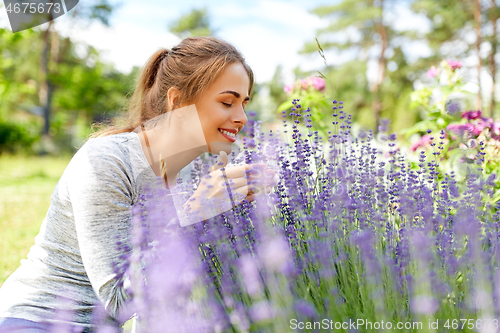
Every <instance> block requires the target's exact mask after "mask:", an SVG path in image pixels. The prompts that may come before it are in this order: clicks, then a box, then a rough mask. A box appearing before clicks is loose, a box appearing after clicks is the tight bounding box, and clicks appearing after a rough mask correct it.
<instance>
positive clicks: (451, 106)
mask: <svg viewBox="0 0 500 333" xmlns="http://www.w3.org/2000/svg"><path fill="white" fill-rule="evenodd" d="M460 109H461V106H460V103H459V102H457V101H451V102H449V103H448V105H447V106H446V111H448V113H449V114H451V115H454V114H455V113H457V112H458V111H460Z"/></svg>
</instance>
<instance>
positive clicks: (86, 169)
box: [0, 37, 258, 332]
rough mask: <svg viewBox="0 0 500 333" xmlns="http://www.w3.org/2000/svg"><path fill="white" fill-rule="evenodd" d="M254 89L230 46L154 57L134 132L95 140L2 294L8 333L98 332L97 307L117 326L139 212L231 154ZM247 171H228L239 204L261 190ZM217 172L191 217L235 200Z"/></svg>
mask: <svg viewBox="0 0 500 333" xmlns="http://www.w3.org/2000/svg"><path fill="white" fill-rule="evenodd" d="M252 89H253V73H252V70H251V69H250V67H249V66H248V65H247V64H246V62H245V59H244V58H243V56H242V55H241V54H240V53H239V52H238V51H237V50H236V49H235V47H234V46H232V45H231V44H229V43H227V42H224V41H222V40H219V39H216V38H213V37H199V38H187V39H185V40H183V41H182V42H181V43H180V44H179V45H177V46H175V47H173V48H172V49H171V50H165V49H164V50H160V51H158V52H156V53H155V54H154V55H153V56H152V57H151V58H150V59H149V61H148V62H147V64H146V65H145V67H144V68H143V70H142V72H141V74H140V78H139V80H138V85H137V88H136V90H135V93H134V95H133V96H132V99H131V104H130V107H129V118H128V125H127V126H123V127H120V126H110V127H108V128H105V129H103V130H100V131H99V132H97V133H94V135H93V136H92V138H91V139H90V140H88V141H87V142H86V143H85V144H84V145H83V146H82V148H80V150H79V151H78V152H77V153H76V154H75V156H74V157H73V158H72V160H71V162H70V163H69V165H68V167H67V168H66V170H65V171H64V173H63V175H62V176H61V179H60V180H59V182H58V184H57V186H56V188H55V190H54V193H53V194H52V197H51V205H50V207H49V210H48V212H47V215H46V217H45V219H44V221H43V223H42V226H41V229H40V233H39V234H38V235H37V237H36V238H35V245H34V246H33V247H32V248H31V250H30V253H29V254H28V259H27V260H22V264H21V267H19V268H18V269H17V270H16V271H15V272H14V273H13V274H12V275H11V276H10V277H9V278H8V279H7V281H6V282H5V283H4V285H3V286H2V288H1V289H0V332H3V331H9V332H47V330H48V329H49V327H50V325H54V324H63V323H64V324H69V325H72V326H73V327H74V328H75V331H79V332H81V331H92V330H93V329H95V326H93V323H92V313H93V310H94V309H95V308H96V307H97V304H99V302H100V303H101V304H102V305H104V307H105V309H106V312H107V313H108V314H109V318H110V321H111V322H112V321H116V318H117V317H118V314H119V313H120V310H121V307H122V305H123V304H124V303H125V301H127V298H128V296H127V294H126V293H125V291H124V288H123V283H124V281H123V278H121V277H120V276H121V275H120V274H119V272H116V271H115V270H114V263H116V262H117V261H119V260H120V258H123V255H124V254H125V255H126V253H123V252H121V251H120V250H118V249H117V246H116V242H117V241H120V242H122V243H123V244H127V242H128V241H129V236H130V230H129V229H130V221H131V210H130V209H131V207H132V206H133V205H134V204H135V203H136V202H137V201H138V198H139V196H140V194H141V193H143V192H144V190H145V188H147V187H152V186H155V184H158V180H159V179H162V178H164V179H165V185H164V186H166V187H167V188H171V187H172V186H173V185H174V184H175V180H176V176H177V174H178V173H179V171H180V170H182V169H183V168H185V167H186V165H188V164H189V163H190V162H191V161H192V160H194V159H195V158H196V157H198V156H200V154H202V153H204V152H211V153H215V154H219V153H220V154H221V157H224V156H225V155H226V154H227V153H230V151H231V144H232V143H233V142H234V140H235V139H234V137H235V136H236V135H237V133H238V132H240V131H241V129H242V128H243V126H245V124H246V122H247V117H246V115H245V111H244V107H245V105H246V104H247V103H248V101H249V98H250V96H251V94H252ZM162 167H163V171H162ZM248 168H249V166H248V165H242V166H234V167H231V168H226V170H225V172H226V176H227V177H228V178H230V179H231V180H232V183H233V185H232V186H233V189H234V190H235V192H237V193H239V194H240V196H239V197H240V199H239V201H241V200H242V199H243V198H245V197H246V198H247V199H248V200H250V201H251V200H253V197H254V195H255V194H254V192H256V190H258V189H256V188H253V187H249V183H250V182H249V181H248V180H252V179H251V178H246V171H247V170H248ZM213 170H214V171H213V172H212V173H211V175H212V174H213V175H215V176H216V177H211V178H210V180H208V181H207V182H202V183H201V184H200V185H199V186H198V188H197V190H196V192H194V193H193V194H192V196H191V198H190V199H192V200H190V201H189V202H191V203H192V205H190V207H189V208H187V210H201V211H203V205H202V203H201V202H202V201H201V198H202V197H203V198H206V197H210V198H217V197H220V198H224V197H227V189H226V186H225V183H224V181H221V179H222V177H217V176H218V175H220V172H221V170H216V169H213ZM161 177H162V178H161ZM183 208H184V209H186V206H183ZM226 209H227V208H226ZM220 212H221V211H218V212H215V214H217V213H220ZM211 216H213V213H212V215H211ZM204 218H205V217H203V216H202V217H201V220H202V219H204ZM63 310H64V311H66V314H65V315H62V314H61V311H63ZM68 313H69V315H68ZM121 324H123V323H122V322H116V326H117V327H119V326H120V325H121Z"/></svg>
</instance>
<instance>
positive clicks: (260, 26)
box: [0, 0, 429, 83]
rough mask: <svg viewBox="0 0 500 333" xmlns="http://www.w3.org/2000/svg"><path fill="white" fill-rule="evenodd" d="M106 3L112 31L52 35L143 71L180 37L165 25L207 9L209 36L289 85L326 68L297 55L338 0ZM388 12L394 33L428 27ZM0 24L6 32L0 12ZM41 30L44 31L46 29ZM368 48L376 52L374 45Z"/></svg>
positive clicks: (66, 19)
mask: <svg viewBox="0 0 500 333" xmlns="http://www.w3.org/2000/svg"><path fill="white" fill-rule="evenodd" d="M81 1H85V0H81ZM109 1H110V2H111V3H113V4H118V6H117V8H116V9H115V11H114V12H113V14H112V16H111V20H110V23H111V26H110V27H105V26H103V25H102V24H100V23H97V22H95V23H93V24H92V25H90V26H85V27H82V26H81V25H78V24H75V22H74V21H72V19H71V17H70V16H69V15H64V16H62V17H60V18H58V19H57V20H56V21H55V24H56V28H57V30H58V31H59V32H61V33H62V34H63V35H66V36H68V35H69V36H71V37H72V38H74V39H75V40H79V41H80V42H82V43H84V44H89V45H92V46H94V47H96V48H97V49H98V50H99V51H100V54H101V59H103V60H104V61H106V62H109V63H113V64H115V66H116V67H117V68H118V69H119V70H121V71H123V72H129V71H130V70H131V69H132V67H133V66H143V65H144V63H145V62H146V61H147V59H148V57H149V56H150V55H151V54H153V53H154V52H155V51H156V50H158V49H159V48H171V47H173V46H175V45H176V44H178V43H179V42H180V39H179V38H178V37H176V36H175V35H173V34H171V33H170V32H169V31H168V25H170V24H172V22H174V21H176V20H177V19H178V18H179V17H181V16H182V15H183V14H187V13H189V12H190V11H191V9H193V8H203V7H205V8H207V10H208V15H209V19H210V24H211V27H212V28H213V30H214V31H215V35H216V36H217V37H220V38H222V39H224V40H226V41H229V42H231V43H232V44H233V45H235V46H236V47H237V48H238V49H239V50H240V51H241V52H242V54H243V55H244V57H245V58H246V60H247V62H248V63H249V65H250V66H251V67H252V69H253V71H254V74H255V81H256V82H258V83H264V82H267V81H269V80H270V79H271V78H272V76H273V74H274V73H275V69H276V67H277V66H278V65H282V66H283V72H284V77H285V83H291V81H292V80H293V78H294V75H293V68H295V67H297V66H300V68H301V69H302V70H305V71H309V70H312V71H315V70H321V69H322V68H323V66H324V61H323V59H322V58H321V57H320V56H319V54H318V53H317V52H315V53H313V54H309V55H301V54H299V53H298V52H299V50H300V49H301V48H302V47H303V45H304V44H305V43H306V42H308V41H314V38H315V36H316V32H317V30H318V29H320V28H323V27H325V26H327V25H328V24H329V23H330V22H331V20H330V19H321V18H319V17H318V16H316V15H314V14H312V13H311V12H310V11H311V10H312V9H314V8H317V7H318V6H321V5H331V4H335V3H338V2H339V1H340V0H252V1H248V0H211V1H208V0H180V1H179V0H177V1H171V0H140V1H131V0H109ZM402 3H404V2H402ZM390 15H391V17H387V18H386V19H387V20H388V21H390V22H391V24H392V25H393V26H394V27H395V28H396V29H400V30H407V29H416V30H420V31H421V32H425V31H426V29H427V27H428V26H429V24H428V22H427V21H426V19H425V18H423V16H419V15H415V14H414V13H412V12H410V10H409V9H408V8H407V7H405V6H404V5H399V6H398V5H396V7H395V11H394V12H393V13H392V12H391V14H390ZM0 26H1V27H6V28H10V25H9V23H8V18H7V14H6V12H5V8H1V9H0ZM40 27H41V28H42V29H43V28H45V26H44V25H42V26H40ZM348 34H349V32H347V33H346V34H345V35H348ZM339 37H340V38H342V37H344V36H343V35H341V36H339ZM403 50H404V51H405V53H406V54H408V55H410V56H411V57H410V58H413V60H416V59H417V58H418V57H420V56H428V55H429V50H428V48H426V47H425V45H419V44H418V43H409V44H407V45H403ZM372 51H373V52H374V54H376V53H378V51H377V49H376V48H374V49H373V50H372ZM325 56H326V59H327V62H328V65H338V64H341V63H342V62H344V61H346V60H348V59H349V57H352V56H353V54H341V53H338V52H335V51H327V52H325ZM375 58H376V57H372V60H370V61H368V70H367V77H368V80H369V81H373V80H374V78H375V76H376V72H377V61H376V59H375ZM409 60H410V61H411V60H412V59H409ZM389 70H390V68H389Z"/></svg>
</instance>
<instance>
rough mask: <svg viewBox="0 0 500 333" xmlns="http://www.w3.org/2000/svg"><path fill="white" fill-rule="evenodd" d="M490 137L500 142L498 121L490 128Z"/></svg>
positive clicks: (499, 123) (499, 122) (499, 124)
mask: <svg viewBox="0 0 500 333" xmlns="http://www.w3.org/2000/svg"><path fill="white" fill-rule="evenodd" d="M491 137H492V138H493V139H495V140H500V121H497V122H494V123H493V125H492V126H491Z"/></svg>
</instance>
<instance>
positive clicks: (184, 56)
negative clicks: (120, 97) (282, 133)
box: [88, 37, 254, 139]
mask: <svg viewBox="0 0 500 333" xmlns="http://www.w3.org/2000/svg"><path fill="white" fill-rule="evenodd" d="M237 62H239V63H241V64H242V65H243V66H244V68H245V70H246V72H247V74H248V78H249V81H250V86H249V91H248V94H249V95H251V94H252V91H253V85H254V76H253V72H252V69H251V68H250V66H248V64H247V63H246V62H245V58H243V56H242V55H241V53H240V52H239V51H238V50H237V49H236V48H235V47H234V46H233V45H231V44H230V43H228V42H225V41H223V40H221V39H218V38H215V37H190V38H186V39H184V40H183V41H182V42H181V43H180V44H179V45H177V46H174V47H172V49H171V50H167V49H160V50H158V51H157V52H156V53H154V54H153V55H152V56H151V57H150V58H149V59H148V61H147V63H146V65H145V66H144V67H143V69H142V71H141V73H140V75H139V79H138V81H137V87H136V89H135V91H134V94H133V95H132V97H131V98H130V101H129V105H128V108H127V111H128V112H127V113H128V114H127V116H126V117H121V118H117V119H115V121H114V124H113V125H106V124H103V123H94V124H92V130H94V128H96V127H97V128H99V129H98V130H97V131H96V132H93V133H92V134H90V135H89V137H88V138H89V139H90V138H97V137H102V136H107V135H112V134H119V133H125V132H132V131H133V130H134V129H136V128H137V127H138V126H140V125H141V124H142V123H143V122H146V121H148V120H150V119H153V118H155V117H157V116H159V115H161V114H163V113H165V112H168V111H171V110H170V106H169V103H168V97H167V92H168V90H169V89H170V88H171V87H177V88H178V89H179V90H180V93H181V96H180V98H179V101H178V103H177V105H179V104H182V103H187V104H193V103H195V102H196V101H197V100H198V98H199V97H200V96H201V95H202V94H203V93H204V92H205V91H206V89H207V88H208V87H209V86H210V85H211V84H212V83H213V82H214V81H215V79H217V77H218V76H219V75H220V74H221V73H222V72H223V71H224V69H225V68H226V67H227V66H228V65H230V64H232V63H237ZM174 109H175V106H174ZM120 121H121V122H124V123H126V125H121V126H120V125H116V123H118V122H120Z"/></svg>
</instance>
